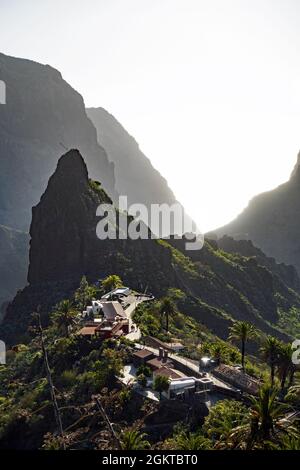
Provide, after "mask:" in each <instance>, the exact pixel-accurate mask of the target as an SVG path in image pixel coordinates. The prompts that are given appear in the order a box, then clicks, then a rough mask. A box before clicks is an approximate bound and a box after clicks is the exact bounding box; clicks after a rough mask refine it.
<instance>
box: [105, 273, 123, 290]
mask: <svg viewBox="0 0 300 470" xmlns="http://www.w3.org/2000/svg"><path fill="white" fill-rule="evenodd" d="M122 285H123V282H122V279H121V278H120V277H119V276H117V275H116V274H111V275H110V276H107V277H106V278H105V279H104V280H103V281H102V283H101V286H102V289H103V290H104V291H105V292H110V291H111V290H113V289H116V288H117V287H121V286H122Z"/></svg>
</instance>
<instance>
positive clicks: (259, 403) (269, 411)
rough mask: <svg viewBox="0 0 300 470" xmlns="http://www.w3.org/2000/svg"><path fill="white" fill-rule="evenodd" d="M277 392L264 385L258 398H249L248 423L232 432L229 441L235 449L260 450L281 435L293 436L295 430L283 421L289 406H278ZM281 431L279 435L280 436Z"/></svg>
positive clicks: (271, 386)
mask: <svg viewBox="0 0 300 470" xmlns="http://www.w3.org/2000/svg"><path fill="white" fill-rule="evenodd" d="M277 394H278V390H277V389H275V388H274V386H273V385H270V384H264V385H263V386H262V387H261V388H260V390H259V394H258V397H251V398H250V399H251V405H250V422H249V423H247V424H246V425H243V426H239V427H237V428H236V429H234V430H233V431H232V434H231V439H232V440H233V442H237V443H238V444H237V447H240V448H244V449H248V450H249V449H253V448H261V446H262V447H266V446H268V445H269V446H271V445H272V440H273V442H274V441H275V442H276V441H278V438H279V437H281V435H283V434H290V435H293V433H295V432H296V431H295V429H294V428H293V427H292V426H289V423H288V421H284V418H285V416H286V412H287V411H288V410H289V406H288V405H286V404H279V403H278V401H277ZM280 431H281V434H280Z"/></svg>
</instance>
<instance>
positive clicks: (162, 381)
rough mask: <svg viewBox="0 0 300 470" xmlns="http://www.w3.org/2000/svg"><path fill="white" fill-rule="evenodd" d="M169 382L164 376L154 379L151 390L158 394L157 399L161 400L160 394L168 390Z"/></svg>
mask: <svg viewBox="0 0 300 470" xmlns="http://www.w3.org/2000/svg"><path fill="white" fill-rule="evenodd" d="M169 386H170V381H169V379H168V377H165V376H164V375H157V376H156V377H155V379H154V383H153V389H154V390H155V391H156V392H158V393H159V399H160V400H161V397H162V393H163V392H166V391H168V390H169Z"/></svg>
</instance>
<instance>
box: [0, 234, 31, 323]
mask: <svg viewBox="0 0 300 470" xmlns="http://www.w3.org/2000/svg"><path fill="white" fill-rule="evenodd" d="M28 243H29V236H28V234H26V233H24V232H19V231H17V230H12V229H10V228H8V227H5V226H3V225H0V308H1V306H2V304H3V302H5V301H7V300H11V299H13V298H14V296H15V294H16V291H17V289H21V288H23V287H24V286H25V284H26V277H27V265H28V259H27V246H28ZM0 320H1V313H0Z"/></svg>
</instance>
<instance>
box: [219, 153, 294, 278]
mask: <svg viewBox="0 0 300 470" xmlns="http://www.w3.org/2000/svg"><path fill="white" fill-rule="evenodd" d="M299 163H300V155H299V156H298V162H297V164H296V166H295V168H294V171H293V172H292V175H291V178H290V180H289V181H287V182H286V183H284V184H282V185H281V186H279V187H278V188H276V189H274V190H273V191H269V192H266V193H263V194H260V195H258V196H256V197H255V198H254V199H253V200H252V201H251V202H250V203H249V206H248V207H247V208H246V209H245V210H244V212H243V213H242V214H241V215H240V216H239V217H237V219H236V220H234V221H233V222H231V223H230V224H228V225H226V226H225V227H222V228H220V229H218V230H215V231H214V233H216V235H217V236H219V237H221V236H223V235H230V236H232V237H233V238H235V239H239V240H240V239H246V240H252V242H253V243H254V245H256V246H258V247H259V248H261V249H262V250H263V251H264V252H265V253H266V254H267V255H268V256H271V257H273V258H275V259H276V261H279V262H283V263H287V264H292V265H294V266H296V268H297V269H298V272H300V165H299Z"/></svg>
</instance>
